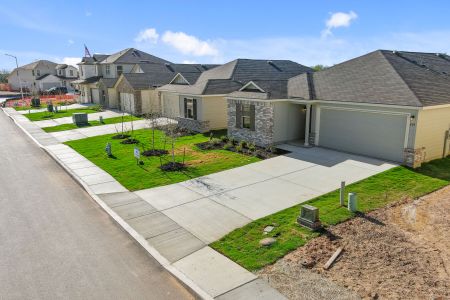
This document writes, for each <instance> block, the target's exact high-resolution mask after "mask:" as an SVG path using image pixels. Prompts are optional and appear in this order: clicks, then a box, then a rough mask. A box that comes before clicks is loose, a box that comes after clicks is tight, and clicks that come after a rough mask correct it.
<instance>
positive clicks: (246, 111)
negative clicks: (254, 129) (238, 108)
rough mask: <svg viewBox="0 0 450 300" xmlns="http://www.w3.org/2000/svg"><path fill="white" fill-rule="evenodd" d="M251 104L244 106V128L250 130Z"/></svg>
mask: <svg viewBox="0 0 450 300" xmlns="http://www.w3.org/2000/svg"><path fill="white" fill-rule="evenodd" d="M250 124H251V121H250V104H243V105H242V128H247V129H250V127H251V126H250Z"/></svg>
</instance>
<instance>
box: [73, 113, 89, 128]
mask: <svg viewBox="0 0 450 300" xmlns="http://www.w3.org/2000/svg"><path fill="white" fill-rule="evenodd" d="M72 121H73V124H75V125H77V126H85V125H87V124H88V115H87V114H86V113H74V114H73V115H72Z"/></svg>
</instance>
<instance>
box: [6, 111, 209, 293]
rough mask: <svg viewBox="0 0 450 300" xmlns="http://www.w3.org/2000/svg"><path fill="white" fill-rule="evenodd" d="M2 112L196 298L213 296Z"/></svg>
mask: <svg viewBox="0 0 450 300" xmlns="http://www.w3.org/2000/svg"><path fill="white" fill-rule="evenodd" d="M2 110H3V112H4V113H5V114H6V115H7V116H8V117H9V118H10V119H11V120H13V121H14V123H15V124H16V126H17V127H19V128H20V129H21V130H22V131H23V132H24V133H25V134H26V135H27V136H28V137H29V138H30V139H31V140H32V141H33V142H34V143H35V144H37V145H38V146H39V148H41V149H42V150H44V152H45V153H47V155H48V156H50V157H51V158H52V159H53V160H54V161H55V162H57V163H58V165H60V166H61V167H62V168H63V169H64V171H66V173H67V174H68V175H69V176H70V177H72V178H73V179H74V180H75V182H76V183H78V185H80V186H81V187H82V188H83V189H84V190H85V191H86V192H87V193H88V195H89V196H90V197H91V198H92V199H93V200H94V201H95V202H96V203H97V204H98V205H99V206H100V207H101V208H102V209H103V210H104V211H105V212H106V213H107V214H108V215H109V216H110V217H111V218H112V219H113V220H114V221H115V222H116V223H117V224H118V225H119V226H120V227H121V228H122V229H123V230H125V231H126V232H127V233H128V234H129V235H130V236H131V237H132V238H133V239H134V240H135V241H136V242H137V243H138V244H139V245H141V247H142V248H144V250H146V251H147V253H148V254H149V255H150V256H151V257H153V258H154V259H155V260H156V261H157V262H158V263H159V264H160V265H161V266H162V267H164V269H165V270H167V271H168V272H169V273H170V274H172V275H173V276H174V277H175V279H177V280H178V281H179V282H180V283H181V284H182V285H183V286H184V287H186V288H187V289H188V290H190V291H191V292H193V293H194V294H195V295H196V297H197V298H200V299H205V300H212V299H213V297H211V296H210V295H209V294H208V293H206V292H205V291H204V290H203V289H202V288H200V287H199V286H198V285H197V284H195V283H194V282H193V281H192V280H191V279H189V278H188V277H186V275H184V274H183V273H182V272H181V271H179V270H178V269H177V268H175V267H174V266H172V265H171V264H170V262H169V261H168V260H167V259H166V258H165V257H164V256H162V255H161V254H160V253H159V252H158V250H156V249H155V248H154V247H152V246H150V245H149V244H148V243H147V241H146V239H145V238H143V237H142V236H141V235H140V234H139V233H137V232H136V231H135V230H134V229H133V228H132V227H131V226H130V225H128V223H126V222H125V221H124V220H123V219H122V218H121V217H119V215H117V214H116V213H115V212H114V211H113V210H112V209H111V208H109V207H108V205H106V203H105V202H103V200H101V199H100V197H98V196H97V195H96V194H94V193H93V192H92V190H91V189H90V188H89V186H88V185H86V184H85V183H84V182H83V181H82V180H81V179H80V178H79V177H78V176H77V175H76V174H75V173H74V172H72V170H70V169H69V168H67V166H65V165H64V164H63V163H62V162H61V161H60V160H59V159H58V158H57V157H56V155H54V154H53V153H51V152H50V151H48V150H47V149H46V148H45V147H44V146H43V145H42V144H41V143H39V142H38V141H37V140H36V139H35V138H34V137H33V136H32V135H31V134H30V133H29V132H28V131H27V130H25V128H23V127H22V126H21V125H20V124H19V123H17V121H16V120H15V119H14V118H13V117H12V116H11V115H10V114H8V112H6V111H5V110H4V109H3V108H2Z"/></svg>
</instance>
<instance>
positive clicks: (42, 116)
mask: <svg viewBox="0 0 450 300" xmlns="http://www.w3.org/2000/svg"><path fill="white" fill-rule="evenodd" d="M58 108H59V107H58ZM96 112H98V110H94V109H89V108H76V109H69V110H61V111H58V112H57V113H51V112H48V111H43V112H32V113H31V114H25V115H24V116H25V117H27V118H28V119H29V120H30V121H33V122H35V121H43V120H49V119H58V118H64V117H70V116H72V115H73V114H74V113H87V114H92V113H96Z"/></svg>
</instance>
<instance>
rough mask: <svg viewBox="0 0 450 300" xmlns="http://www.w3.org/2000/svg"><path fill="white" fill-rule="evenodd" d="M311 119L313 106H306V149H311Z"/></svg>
mask: <svg viewBox="0 0 450 300" xmlns="http://www.w3.org/2000/svg"><path fill="white" fill-rule="evenodd" d="M310 119H311V104H306V121H305V122H306V124H305V147H309V123H310Z"/></svg>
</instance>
